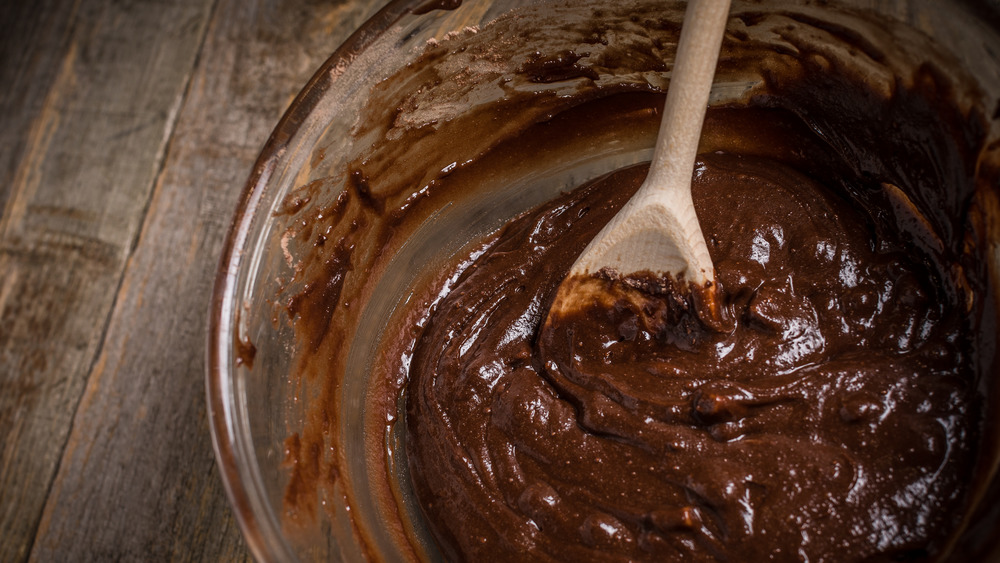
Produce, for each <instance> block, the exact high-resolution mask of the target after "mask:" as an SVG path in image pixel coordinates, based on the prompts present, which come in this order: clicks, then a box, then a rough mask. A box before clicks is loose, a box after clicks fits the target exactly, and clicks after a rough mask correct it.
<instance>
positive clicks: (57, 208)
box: [0, 0, 212, 561]
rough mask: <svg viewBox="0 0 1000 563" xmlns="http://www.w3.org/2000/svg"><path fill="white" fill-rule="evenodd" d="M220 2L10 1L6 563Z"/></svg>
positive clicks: (69, 410) (0, 398) (90, 355)
mask: <svg viewBox="0 0 1000 563" xmlns="http://www.w3.org/2000/svg"><path fill="white" fill-rule="evenodd" d="M211 2H212V0H190V1H186V2H168V3H148V2H126V1H123V2H114V3H111V2H103V1H98V0H79V1H76V2H72V3H70V2H39V3H33V2H7V3H4V4H5V6H6V7H5V8H4V14H3V15H4V17H5V18H10V19H5V21H4V24H3V28H4V30H5V31H10V32H11V35H8V36H5V40H4V43H3V44H4V48H3V51H2V57H3V59H2V61H3V64H2V65H0V68H3V71H2V72H3V75H2V77H3V79H4V80H5V82H4V84H5V87H6V86H9V85H13V87H12V88H11V89H9V90H6V91H5V94H4V97H3V108H2V109H3V111H2V112H0V120H2V121H0V131H3V133H2V135H3V137H2V139H3V140H2V143H3V151H2V153H3V154H4V156H3V161H2V162H0V171H2V174H3V180H4V182H3V185H4V186H5V187H4V188H3V189H4V192H3V196H2V202H3V215H2V217H0V537H2V538H3V541H0V560H2V561H19V560H23V559H24V558H25V557H26V556H27V554H28V550H29V549H30V547H31V545H32V543H33V536H34V532H35V530H36V527H37V525H38V522H39V517H40V515H41V513H42V509H43V506H44V504H45V502H46V499H47V493H48V490H49V487H50V485H51V483H52V479H53V476H54V475H55V472H56V468H57V465H58V463H59V460H60V458H61V455H62V452H63V446H64V444H65V442H66V439H67V436H68V434H69V432H70V427H71V422H72V417H73V413H74V411H75V409H76V406H77V404H78V402H79V399H80V397H81V393H82V391H83V388H84V383H85V381H86V378H87V375H88V373H89V372H90V370H91V368H92V366H93V363H94V359H95V357H96V355H97V351H98V349H99V348H100V345H101V340H102V336H103V334H104V328H105V326H106V324H107V318H108V313H109V312H110V310H111V306H112V304H113V302H114V299H115V295H116V292H117V288H118V285H119V283H120V280H121V276H122V273H123V270H124V268H125V265H126V259H127V257H128V253H129V251H130V250H131V248H132V247H133V245H134V243H135V240H136V237H137V235H138V232H139V227H140V225H141V224H142V218H143V215H144V211H145V208H146V206H147V202H148V201H149V196H150V193H151V192H152V188H153V184H154V180H155V177H156V173H157V168H158V166H159V162H160V161H161V159H162V156H163V152H164V147H165V141H166V138H167V137H168V135H169V133H170V131H171V130H172V128H173V123H174V115H175V112H176V109H177V107H178V104H179V102H180V100H181V96H182V94H183V92H184V89H185V84H186V83H187V80H188V76H189V73H190V72H191V68H192V65H193V62H194V59H195V56H196V54H197V49H198V46H199V44H200V41H201V38H202V36H203V32H204V29H205V25H206V23H207V20H208V14H209V8H210V4H211ZM7 80H9V82H7Z"/></svg>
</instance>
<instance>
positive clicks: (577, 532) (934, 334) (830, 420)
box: [407, 112, 979, 561]
mask: <svg viewBox="0 0 1000 563" xmlns="http://www.w3.org/2000/svg"><path fill="white" fill-rule="evenodd" d="M747 113H750V114H751V115H741V116H739V119H750V120H753V119H760V120H764V119H768V118H770V119H772V120H773V119H774V117H773V112H757V113H756V114H754V112H747ZM780 115H781V114H778V116H780ZM732 118H736V117H735V116H733V117H732ZM790 136H794V134H792V135H790ZM644 175H645V168H644V167H639V168H630V169H626V170H622V171H620V172H616V173H613V174H611V175H610V176H607V177H605V178H602V179H600V180H598V181H596V182H594V183H592V184H589V185H587V186H585V187H582V188H580V189H578V190H575V191H574V192H572V193H570V194H567V195H565V196H563V197H561V198H559V199H557V200H555V201H553V202H551V203H549V204H547V205H545V206H543V207H542V208H540V209H538V210H537V211H534V212H531V213H529V214H527V215H525V216H523V217H521V218H519V219H518V220H516V221H515V222H513V223H511V224H510V225H509V226H507V227H505V228H504V229H503V230H502V231H501V232H500V233H499V234H498V235H497V236H496V237H495V238H494V239H493V240H491V241H490V242H489V243H488V244H487V245H486V247H485V248H484V249H483V252H482V255H481V256H479V257H478V258H477V259H476V260H475V261H474V262H472V264H471V265H469V267H468V268H467V269H466V270H465V271H464V272H463V273H462V275H461V276H460V277H459V279H458V281H457V283H456V284H455V285H454V287H453V288H452V289H451V291H450V292H449V294H448V297H446V298H445V299H444V300H443V301H442V302H441V303H440V305H439V306H438V308H437V310H436V311H435V313H434V314H433V315H431V316H430V318H429V322H428V325H427V327H426V328H425V330H424V332H423V334H422V335H421V336H420V338H419V341H418V343H417V347H416V351H415V353H414V356H413V362H412V365H411V369H410V377H411V379H410V383H409V387H408V393H409V394H408V401H407V407H408V409H407V417H408V420H407V424H408V428H409V442H408V445H409V447H408V455H409V456H410V466H411V470H412V472H413V475H414V478H415V483H416V485H417V492H418V495H419V497H420V499H421V501H422V504H423V507H424V510H425V512H426V513H427V516H428V518H429V520H430V522H431V523H432V525H433V529H434V531H435V534H436V536H437V537H438V539H439V540H440V541H441V543H442V544H443V545H444V546H445V548H446V550H447V552H448V554H449V555H450V556H451V557H453V558H455V559H462V560H470V561H476V560H500V559H507V560H512V561H513V560H519V559H522V558H523V557H524V554H525V553H530V554H531V556H532V558H534V559H559V560H570V561H573V560H577V561H590V560H595V559H599V558H602V557H603V558H608V559H648V560H659V561H664V560H676V561H716V560H730V561H763V560H766V559H768V558H770V557H773V558H775V559H777V560H804V561H823V560H826V561H832V560H836V561H863V560H868V559H869V558H875V557H882V558H885V559H888V560H896V559H906V560H911V559H915V558H916V559H921V558H924V557H925V556H927V555H928V554H929V553H933V552H935V551H936V550H937V549H940V548H941V547H942V544H943V542H944V541H945V540H946V539H947V538H948V535H949V533H950V532H951V531H952V530H953V529H954V528H955V526H956V525H957V523H958V521H959V519H960V515H961V510H960V508H961V506H962V503H963V500H964V492H965V484H966V482H967V481H968V479H969V477H970V475H971V467H972V465H971V461H972V449H973V446H974V444H975V443H976V439H977V423H978V418H977V415H978V408H979V404H978V396H977V394H976V390H975V381H976V377H975V374H974V373H973V371H972V366H971V364H970V362H969V361H968V356H969V353H970V352H974V350H973V349H972V348H971V347H970V346H971V340H972V339H971V338H970V335H969V334H968V332H967V331H968V330H969V328H970V327H969V326H968V323H966V321H965V319H966V310H965V297H964V296H963V295H958V294H955V293H951V294H949V293H948V292H947V290H945V289H942V285H944V284H942V281H941V279H940V277H939V276H940V272H941V268H940V267H939V266H940V265H933V264H927V263H926V262H925V260H924V257H923V256H921V255H920V254H919V253H917V252H913V251H912V247H911V246H910V245H908V244H907V243H906V241H905V240H903V239H902V235H901V234H896V235H895V236H887V235H888V233H879V232H877V229H875V228H874V227H873V225H872V224H871V221H870V220H869V219H868V217H869V213H870V212H871V211H872V210H867V211H866V210H865V209H863V208H861V207H860V206H859V205H858V202H856V201H851V200H848V199H845V198H844V197H843V196H839V195H837V194H834V193H832V192H831V191H830V190H829V189H828V188H826V187H824V185H823V181H824V180H826V179H824V178H817V179H813V178H810V177H808V176H805V175H804V174H802V173H801V172H799V171H797V170H795V169H794V168H791V167H789V166H788V165H786V164H784V163H782V162H780V161H776V160H772V159H764V158H755V157H744V156H741V155H739V154H731V153H724V152H720V153H713V154H707V155H703V156H702V158H701V159H700V160H699V162H698V165H697V169H696V171H695V181H694V188H693V194H694V200H695V206H696V209H697V210H698V214H699V217H700V220H701V224H702V228H703V230H704V233H705V237H706V240H707V241H709V247H710V250H711V254H712V259H713V262H714V264H715V267H716V276H717V283H718V292H719V297H720V300H721V304H722V306H723V315H724V325H725V326H724V327H723V328H722V330H714V329H712V328H709V327H708V326H705V324H704V323H702V322H700V321H699V317H698V311H696V310H693V309H687V310H686V309H685V308H684V307H679V306H678V305H683V301H682V302H681V303H677V302H676V296H674V295H670V294H664V295H654V294H649V293H645V292H642V291H636V290H630V289H626V288H624V286H623V285H622V284H621V283H613V282H610V281H604V280H600V279H595V281H594V282H593V283H594V284H596V285H597V286H598V291H597V292H596V294H595V295H596V297H595V298H594V299H593V300H592V301H590V300H587V301H585V302H583V303H579V307H577V308H572V309H571V310H569V311H567V312H564V313H563V314H558V315H556V313H553V314H554V315H556V318H554V319H550V323H549V324H547V325H545V326H544V329H542V328H540V325H541V323H542V321H543V320H544V319H545V317H546V313H547V311H548V308H549V305H550V303H551V301H552V299H553V296H554V293H555V291H556V288H557V286H558V284H559V283H560V282H561V281H562V278H563V276H564V275H565V273H566V271H567V270H568V269H569V267H570V266H571V264H572V263H573V261H574V259H575V257H576V255H577V254H578V252H579V251H581V250H582V248H583V246H585V245H586V243H587V242H588V241H589V240H590V239H591V238H592V237H593V236H595V235H596V234H597V231H598V230H599V229H600V228H601V227H602V226H603V224H604V223H605V222H606V221H607V220H608V219H609V218H610V217H611V215H612V214H614V212H615V211H616V210H617V209H618V208H619V207H620V206H621V205H622V203H623V202H624V201H625V200H626V199H627V198H628V196H629V195H630V194H631V193H633V192H634V191H635V190H636V189H637V188H638V186H639V184H640V183H641V182H642V180H643V177H644ZM826 183H829V182H828V181H827V182H826Z"/></svg>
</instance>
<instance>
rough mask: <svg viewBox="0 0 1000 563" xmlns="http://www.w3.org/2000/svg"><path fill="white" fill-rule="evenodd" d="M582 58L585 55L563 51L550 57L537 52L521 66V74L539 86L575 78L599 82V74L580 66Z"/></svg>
mask: <svg viewBox="0 0 1000 563" xmlns="http://www.w3.org/2000/svg"><path fill="white" fill-rule="evenodd" d="M582 58H583V55H578V54H576V53H574V52H573V51H563V52H561V53H557V54H556V55H554V56H548V57H547V56H544V55H542V54H541V53H539V52H535V53H534V54H533V55H532V56H531V57H529V58H528V60H527V62H525V63H524V65H522V66H521V68H520V70H519V72H520V74H524V75H526V76H527V77H528V80H530V81H532V82H536V83H539V84H549V83H552V82H561V81H563V80H570V79H573V78H589V79H591V80H597V72H595V71H594V70H593V69H591V68H589V67H586V66H583V65H581V64H578V63H579V61H580V59H582Z"/></svg>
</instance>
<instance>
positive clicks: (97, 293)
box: [0, 0, 384, 562]
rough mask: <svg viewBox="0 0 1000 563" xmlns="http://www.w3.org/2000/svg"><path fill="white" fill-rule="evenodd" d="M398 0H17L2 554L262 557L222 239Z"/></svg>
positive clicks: (4, 231)
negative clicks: (225, 407)
mask: <svg viewBox="0 0 1000 563" xmlns="http://www.w3.org/2000/svg"><path fill="white" fill-rule="evenodd" d="M382 3H384V0H367V1H366V0H164V1H158V2H154V1H150V0H65V1H61V0H34V1H30V0H29V1H20V0H9V1H8V0H4V1H0V210H2V216H0V561H3V562H11V561H22V560H26V559H31V560H41V561H77V560H81V561H95V560H97V561H106V560H126V561H135V560H141V561H161V560H182V561H188V560H207V561H232V560H245V559H248V558H249V554H248V552H247V549H246V547H245V545H244V543H243V541H242V539H241V538H240V534H239V530H238V529H237V526H236V523H235V520H234V518H233V515H232V512H231V510H230V507H229V503H228V501H227V500H226V498H225V494H224V492H223V488H222V482H221V480H220V477H219V474H218V470H217V469H216V466H215V459H214V456H213V453H212V445H211V439H210V436H209V431H208V424H207V418H206V409H205V391H204V389H205V385H204V377H205V376H204V355H205V352H204V350H205V332H206V319H207V313H208V305H209V299H210V293H211V289H212V283H213V279H214V276H215V270H216V265H217V262H218V258H219V253H220V247H221V244H222V239H223V236H224V234H225V232H226V229H227V228H228V227H229V223H230V220H231V217H232V213H233V210H234V208H235V205H236V202H237V199H238V198H239V197H240V193H241V191H242V189H243V184H244V182H245V180H246V178H247V175H248V173H249V171H250V167H251V166H252V164H253V162H254V160H255V159H256V157H257V154H258V152H259V151H260V149H261V147H262V146H263V144H264V142H265V140H266V139H267V136H268V135H269V134H270V132H271V129H272V128H273V127H274V125H275V124H276V123H277V121H278V119H279V117H280V116H281V114H282V112H283V111H284V110H285V108H286V107H287V106H288V104H289V103H290V102H291V100H292V98H293V97H294V96H295V94H296V93H297V92H298V90H299V89H300V88H301V87H302V86H303V85H304V84H305V83H306V81H307V80H308V79H309V77H310V76H311V75H312V73H313V72H314V71H315V69H316V68H317V67H318V66H319V65H320V64H321V63H322V61H323V60H325V59H326V58H327V57H328V56H329V55H330V54H331V53H332V52H333V50H334V49H335V48H336V47H337V46H338V45H339V44H340V43H341V42H342V41H343V40H344V39H345V38H346V37H347V36H348V35H349V34H350V32H351V31H353V30H354V29H355V28H357V27H358V26H359V25H360V24H361V23H362V22H363V21H364V20H365V19H366V18H367V17H369V16H370V15H371V14H373V13H374V12H375V11H376V10H377V9H378V8H379V7H380V5H381V4H382Z"/></svg>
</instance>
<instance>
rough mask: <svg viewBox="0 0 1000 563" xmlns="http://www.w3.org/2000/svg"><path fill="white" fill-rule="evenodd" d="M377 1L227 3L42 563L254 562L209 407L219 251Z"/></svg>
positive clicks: (75, 443)
mask: <svg viewBox="0 0 1000 563" xmlns="http://www.w3.org/2000/svg"><path fill="white" fill-rule="evenodd" d="M377 7H378V6H377V5H375V3H372V2H366V1H354V0H347V1H342V2H335V1H330V2H316V1H310V0H219V3H218V5H217V7H216V10H215V13H214V15H213V18H212V22H211V24H210V27H209V30H208V34H207V39H206V44H205V47H204V49H203V51H202V55H201V57H200V58H199V64H198V66H197V68H196V70H195V75H194V77H193V79H192V83H191V87H190V90H189V94H188V96H187V98H186V99H185V101H184V104H183V106H182V109H181V111H180V113H179V117H178V123H177V128H176V130H175V132H174V135H173V138H172V140H171V143H170V147H169V150H168V153H167V158H166V161H165V167H164V170H163V173H162V174H161V176H160V179H159V181H158V183H157V186H156V190H155V193H154V195H153V199H152V202H151V204H150V208H149V211H148V215H147V222H146V224H145V225H144V227H143V231H142V234H141V236H140V240H139V244H138V246H137V248H136V251H135V253H134V255H133V256H132V259H131V262H130V264H129V266H128V269H127V271H126V275H125V277H124V281H123V284H122V288H121V291H120V294H119V298H118V302H117V303H116V306H115V309H114V313H113V315H112V318H111V322H110V325H109V328H108V334H107V338H106V340H105V344H104V347H103V349H102V351H101V354H100V357H99V360H98V362H97V363H96V365H95V368H94V370H93V373H92V374H91V377H90V380H89V382H88V385H87V389H86V392H85V394H84V397H83V400H82V401H81V403H80V407H79V409H78V411H77V415H76V418H75V422H74V426H73V432H72V435H71V436H70V439H69V442H68V446H67V449H66V454H65V457H64V458H63V461H62V464H61V466H60V469H59V473H58V476H57V478H56V480H55V482H54V485H53V489H52V492H51V495H50V499H49V502H48V504H47V506H46V509H45V515H44V517H43V520H42V524H41V526H40V529H39V533H38V540H37V542H36V544H35V549H34V550H33V552H32V558H37V559H39V560H43V561H49V560H65V559H66V558H73V559H76V558H79V559H84V560H92V559H125V560H137V559H139V560H164V559H177V560H191V559H204V560H210V561H215V560H222V561H231V560H236V559H244V558H245V557H246V551H245V548H244V547H243V545H242V543H241V542H240V540H239V536H238V533H237V532H236V530H235V527H234V524H233V519H232V517H231V515H230V511H229V507H228V504H227V502H226V500H225V497H224V495H223V492H222V486H221V481H220V480H219V476H218V474H217V471H216V469H215V464H214V460H213V457H212V450H211V442H210V438H209V434H208V424H207V417H206V412H205V399H204V362H203V355H204V346H205V325H206V316H207V312H208V310H207V309H208V304H209V297H210V292H211V288H212V284H213V280H214V275H215V267H216V264H217V260H218V254H219V252H220V250H221V244H222V239H223V236H224V233H225V230H226V229H227V228H228V225H229V221H230V217H231V214H232V210H233V209H234V208H235V205H236V201H237V200H238V198H239V195H240V191H241V189H242V185H243V183H244V182H245V180H246V178H247V176H248V174H249V171H250V167H251V166H252V164H253V162H254V160H255V159H256V156H257V154H258V153H259V151H260V149H261V147H262V146H263V144H264V142H265V140H266V139H267V136H268V135H269V134H270V131H271V130H272V128H273V127H274V125H275V123H276V122H277V120H278V118H279V117H280V114H281V112H282V111H283V110H284V109H285V107H287V105H288V103H289V102H290V101H291V99H292V98H293V97H294V95H295V93H296V92H297V91H298V90H299V89H300V88H301V87H302V86H303V85H304V84H305V82H306V81H307V80H308V78H309V77H310V76H311V74H312V73H313V72H314V70H315V69H316V68H317V67H318V66H319V65H320V64H321V62H322V61H323V60H324V59H325V58H326V57H327V56H329V54H330V53H332V51H333V50H334V49H335V47H336V46H337V45H339V43H340V42H341V41H343V39H345V38H346V37H347V35H348V34H349V33H350V32H351V31H352V30H353V29H355V28H356V27H357V26H358V25H359V24H360V23H361V22H362V21H363V19H364V18H365V17H367V16H368V15H369V14H370V13H372V12H373V11H374V10H375V9H376V8H377ZM125 506H127V507H128V510H123V509H122V507H125Z"/></svg>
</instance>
